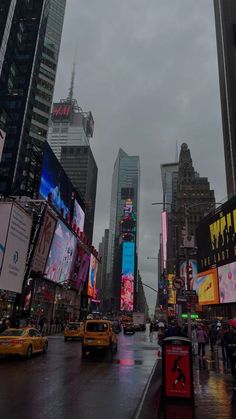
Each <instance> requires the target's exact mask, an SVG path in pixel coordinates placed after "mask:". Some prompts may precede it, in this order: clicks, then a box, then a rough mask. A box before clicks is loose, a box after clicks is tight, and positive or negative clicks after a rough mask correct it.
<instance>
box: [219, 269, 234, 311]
mask: <svg viewBox="0 0 236 419" xmlns="http://www.w3.org/2000/svg"><path fill="white" fill-rule="evenodd" d="M218 280H219V294H220V303H235V301H236V262H232V263H229V264H228V265H224V266H220V267H219V268H218Z"/></svg>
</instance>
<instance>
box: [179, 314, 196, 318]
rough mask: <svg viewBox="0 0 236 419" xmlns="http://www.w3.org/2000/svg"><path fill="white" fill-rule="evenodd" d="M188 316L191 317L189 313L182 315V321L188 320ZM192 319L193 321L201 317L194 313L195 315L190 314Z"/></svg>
mask: <svg viewBox="0 0 236 419" xmlns="http://www.w3.org/2000/svg"><path fill="white" fill-rule="evenodd" d="M188 316H189V314H187V313H183V314H181V317H182V319H187V318H188ZM190 318H191V319H198V318H199V315H198V314H196V313H193V314H190Z"/></svg>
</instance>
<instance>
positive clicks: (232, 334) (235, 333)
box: [223, 326, 236, 377]
mask: <svg viewBox="0 0 236 419" xmlns="http://www.w3.org/2000/svg"><path fill="white" fill-rule="evenodd" d="M223 339H224V343H225V347H226V353H227V357H228V359H229V361H230V367H231V373H232V375H233V377H236V329H235V328H234V327H233V326H229V330H228V331H227V332H226V333H225V334H224V337H223Z"/></svg>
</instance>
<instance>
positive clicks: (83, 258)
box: [70, 243, 90, 290]
mask: <svg viewBox="0 0 236 419" xmlns="http://www.w3.org/2000/svg"><path fill="white" fill-rule="evenodd" d="M89 266H90V255H89V254H87V253H86V252H85V250H84V249H83V248H82V247H81V245H80V244H79V243H77V248H76V251H75V254H74V261H73V267H72V271H71V275H70V277H71V281H70V282H71V284H72V285H73V287H74V288H76V289H77V290H79V289H80V287H81V285H82V284H83V283H84V282H85V281H86V280H87V278H88V273H89Z"/></svg>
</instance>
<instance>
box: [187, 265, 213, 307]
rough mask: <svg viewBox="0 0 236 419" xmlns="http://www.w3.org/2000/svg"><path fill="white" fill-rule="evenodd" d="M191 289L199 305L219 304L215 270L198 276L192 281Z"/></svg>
mask: <svg viewBox="0 0 236 419" xmlns="http://www.w3.org/2000/svg"><path fill="white" fill-rule="evenodd" d="M192 289H193V290H195V291H196V293H197V295H198V301H199V304H201V305H208V304H219V290H218V279H217V269H216V268H215V269H209V270H208V271H205V272H201V273H200V274H198V277H197V278H195V279H194V282H193V284H192Z"/></svg>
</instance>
